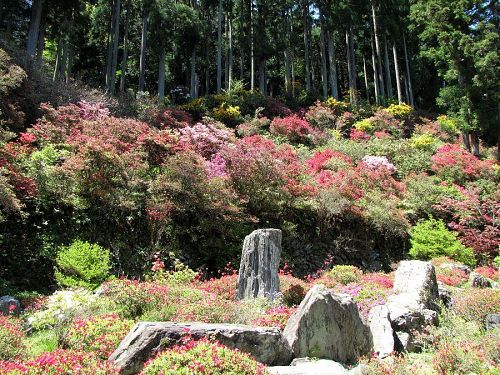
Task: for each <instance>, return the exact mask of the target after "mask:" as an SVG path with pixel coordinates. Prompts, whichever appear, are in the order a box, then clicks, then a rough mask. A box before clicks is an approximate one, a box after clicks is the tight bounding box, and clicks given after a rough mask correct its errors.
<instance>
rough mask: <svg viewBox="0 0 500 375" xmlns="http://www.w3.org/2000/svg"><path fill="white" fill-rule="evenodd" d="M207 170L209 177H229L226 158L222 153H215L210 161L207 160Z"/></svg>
mask: <svg viewBox="0 0 500 375" xmlns="http://www.w3.org/2000/svg"><path fill="white" fill-rule="evenodd" d="M206 171H207V177H208V178H209V179H212V178H216V177H222V178H224V177H227V172H226V160H225V159H224V158H223V157H222V156H221V154H219V153H217V154H215V155H214V156H212V158H211V159H210V160H209V161H207V162H206Z"/></svg>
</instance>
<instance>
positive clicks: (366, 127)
mask: <svg viewBox="0 0 500 375" xmlns="http://www.w3.org/2000/svg"><path fill="white" fill-rule="evenodd" d="M354 127H355V128H356V129H357V130H359V131H363V132H365V133H367V132H370V131H371V130H373V129H374V127H375V125H374V124H373V123H372V122H371V120H370V119H368V118H366V119H364V120H360V121H358V122H356V123H355V124H354Z"/></svg>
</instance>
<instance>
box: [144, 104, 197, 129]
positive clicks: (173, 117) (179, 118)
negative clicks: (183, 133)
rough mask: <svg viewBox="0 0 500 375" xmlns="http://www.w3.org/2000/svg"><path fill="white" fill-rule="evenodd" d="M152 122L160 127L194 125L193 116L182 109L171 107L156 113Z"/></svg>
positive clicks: (175, 127)
mask: <svg viewBox="0 0 500 375" xmlns="http://www.w3.org/2000/svg"><path fill="white" fill-rule="evenodd" d="M152 123H153V124H154V125H156V126H157V127H158V128H160V129H178V128H184V127H186V126H190V125H192V124H193V117H192V116H191V115H190V114H189V113H188V112H186V111H183V110H182V109H178V108H169V109H167V110H164V111H161V112H158V113H156V114H155V115H154V116H153V119H152Z"/></svg>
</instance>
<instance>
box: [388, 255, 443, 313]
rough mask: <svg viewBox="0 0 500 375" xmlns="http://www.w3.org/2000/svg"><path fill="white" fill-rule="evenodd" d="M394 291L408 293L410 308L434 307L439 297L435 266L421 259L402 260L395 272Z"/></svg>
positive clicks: (407, 298)
mask: <svg viewBox="0 0 500 375" xmlns="http://www.w3.org/2000/svg"><path fill="white" fill-rule="evenodd" d="M394 292H395V294H407V297H406V298H405V299H406V301H408V303H411V305H408V307H409V308H413V309H429V308H430V309H432V308H434V307H435V302H436V300H437V299H438V298H439V291H438V285H437V280H436V272H435V270H434V266H433V265H432V264H431V263H430V262H422V261H420V260H406V261H402V262H401V263H400V265H399V267H398V269H397V270H396V272H395V274H394Z"/></svg>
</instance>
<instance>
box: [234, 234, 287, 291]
mask: <svg viewBox="0 0 500 375" xmlns="http://www.w3.org/2000/svg"><path fill="white" fill-rule="evenodd" d="M280 257H281V230H279V229H259V230H256V231H253V232H252V233H251V234H249V235H248V236H246V237H245V241H244V242H243V252H242V254H241V263H240V271H239V273H238V290H237V292H236V298H237V299H240V300H241V299H247V298H256V297H268V298H271V299H272V298H273V297H274V295H275V294H276V293H277V292H279V290H280V281H279V278H278V268H279V263H280Z"/></svg>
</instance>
